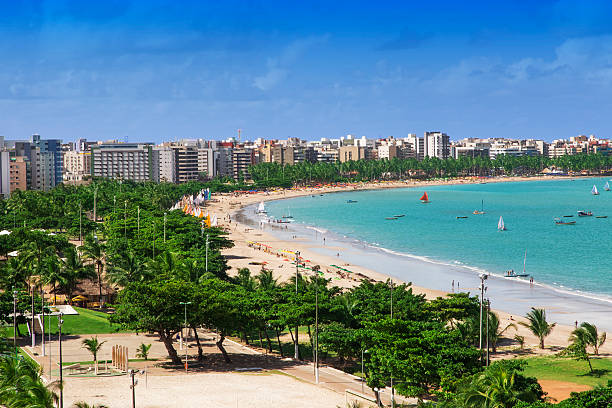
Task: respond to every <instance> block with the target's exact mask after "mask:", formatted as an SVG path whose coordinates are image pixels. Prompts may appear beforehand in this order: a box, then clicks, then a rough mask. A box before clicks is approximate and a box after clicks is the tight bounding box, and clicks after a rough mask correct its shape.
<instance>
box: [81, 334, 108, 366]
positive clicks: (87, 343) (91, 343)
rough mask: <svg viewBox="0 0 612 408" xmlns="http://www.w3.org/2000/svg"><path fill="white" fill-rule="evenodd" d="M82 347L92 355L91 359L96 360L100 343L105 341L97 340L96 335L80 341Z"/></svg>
mask: <svg viewBox="0 0 612 408" xmlns="http://www.w3.org/2000/svg"><path fill="white" fill-rule="evenodd" d="M82 343H83V348H84V349H87V350H88V351H89V352H90V353H91V354H92V355H93V361H95V362H97V361H98V351H100V349H101V348H102V345H103V344H104V343H106V341H102V342H101V341H99V340H98V336H96V337H92V338H90V339H84V340H83V341H82Z"/></svg>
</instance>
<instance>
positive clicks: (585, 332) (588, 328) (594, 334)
mask: <svg viewBox="0 0 612 408" xmlns="http://www.w3.org/2000/svg"><path fill="white" fill-rule="evenodd" d="M570 341H572V342H577V341H578V342H581V343H582V344H584V345H585V346H591V347H593V350H594V352H595V355H596V356H597V355H599V348H600V347H601V346H602V345H603V344H604V343H605V342H606V332H603V333H602V334H601V335H600V334H599V333H598V331H597V326H595V325H594V324H591V323H588V322H583V323H582V324H581V325H580V327H578V328H576V329H575V330H574V331H573V332H572V334H571V336H570Z"/></svg>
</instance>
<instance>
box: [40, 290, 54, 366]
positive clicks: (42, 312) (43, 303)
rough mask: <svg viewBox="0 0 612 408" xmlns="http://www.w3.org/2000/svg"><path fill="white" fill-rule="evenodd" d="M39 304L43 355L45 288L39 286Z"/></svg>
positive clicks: (42, 350)
mask: <svg viewBox="0 0 612 408" xmlns="http://www.w3.org/2000/svg"><path fill="white" fill-rule="evenodd" d="M40 298H41V300H40V305H41V314H42V320H41V323H40V333H41V352H42V353H41V354H42V356H43V357H44V356H45V290H44V289H43V288H42V287H41V288H40ZM49 371H51V367H49Z"/></svg>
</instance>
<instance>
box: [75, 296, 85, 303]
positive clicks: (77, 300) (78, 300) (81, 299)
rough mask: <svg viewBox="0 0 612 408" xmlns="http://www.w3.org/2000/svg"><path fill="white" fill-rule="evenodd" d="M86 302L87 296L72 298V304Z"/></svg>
mask: <svg viewBox="0 0 612 408" xmlns="http://www.w3.org/2000/svg"><path fill="white" fill-rule="evenodd" d="M86 300H87V296H83V295H78V296H75V297H73V298H72V301H73V302H84V301H86Z"/></svg>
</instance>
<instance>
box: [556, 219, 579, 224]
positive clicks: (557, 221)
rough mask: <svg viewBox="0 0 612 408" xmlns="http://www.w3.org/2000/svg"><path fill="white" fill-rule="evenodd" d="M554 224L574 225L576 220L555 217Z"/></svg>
mask: <svg viewBox="0 0 612 408" xmlns="http://www.w3.org/2000/svg"><path fill="white" fill-rule="evenodd" d="M555 224H557V225H574V224H576V221H563V220H562V219H560V218H555Z"/></svg>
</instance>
